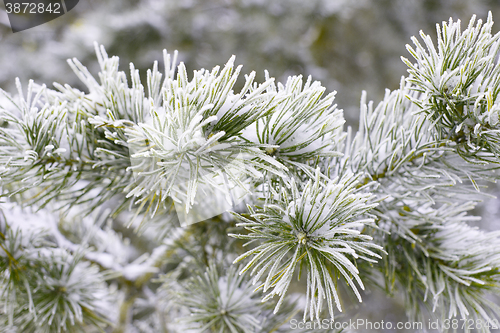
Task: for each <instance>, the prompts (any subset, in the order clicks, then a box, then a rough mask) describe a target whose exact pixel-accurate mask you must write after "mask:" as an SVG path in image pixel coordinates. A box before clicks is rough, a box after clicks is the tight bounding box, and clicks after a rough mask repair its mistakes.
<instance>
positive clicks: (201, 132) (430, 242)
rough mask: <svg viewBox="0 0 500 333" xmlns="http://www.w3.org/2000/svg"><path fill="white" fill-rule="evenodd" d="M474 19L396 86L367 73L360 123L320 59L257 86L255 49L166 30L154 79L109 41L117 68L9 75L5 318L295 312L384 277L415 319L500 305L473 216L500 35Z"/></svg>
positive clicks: (140, 321) (237, 316)
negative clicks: (372, 96) (199, 60)
mask: <svg viewBox="0 0 500 333" xmlns="http://www.w3.org/2000/svg"><path fill="white" fill-rule="evenodd" d="M474 22H475V21H474V20H472V21H471V23H470V24H469V27H468V28H467V29H466V30H465V31H464V32H463V33H462V32H461V30H460V24H459V22H453V21H450V23H445V24H443V26H442V27H440V26H438V43H437V47H435V46H434V45H433V43H432V41H431V39H430V37H428V36H427V35H424V34H422V37H423V39H424V42H425V46H426V47H427V50H426V49H424V47H423V46H422V45H420V44H419V43H418V42H417V40H416V39H414V42H415V44H416V45H417V46H416V49H415V50H414V49H412V48H410V47H409V48H408V49H409V51H410V53H411V54H412V55H413V56H414V57H415V59H416V61H417V63H416V64H412V63H410V62H409V61H408V60H405V62H406V63H407V64H408V66H409V67H410V70H409V71H410V76H409V77H408V78H406V79H405V78H403V79H402V80H401V85H400V88H399V89H398V90H395V91H392V92H391V91H389V90H387V92H386V95H385V97H384V99H383V100H382V101H381V102H380V103H379V104H378V105H376V106H375V105H374V103H373V102H367V99H366V94H365V93H363V96H362V99H361V117H360V126H359V130H358V131H357V132H356V133H353V131H352V129H351V128H348V129H347V131H344V128H343V124H344V119H343V114H342V111H341V110H338V109H337V107H336V105H334V104H333V101H334V96H335V93H331V94H325V88H323V87H322V86H321V84H320V83H319V82H313V81H312V79H311V78H308V79H307V80H306V81H305V82H304V81H303V79H302V77H301V76H294V77H291V78H289V79H288V81H287V82H286V83H285V84H281V83H278V84H276V83H275V82H274V79H273V78H270V77H269V74H266V78H265V79H264V82H262V83H259V82H255V81H256V80H255V77H256V74H255V73H254V72H252V73H250V74H248V75H246V76H245V77H244V79H243V80H242V82H241V86H242V88H241V90H239V91H235V86H236V85H238V84H239V83H237V81H238V77H239V75H240V72H241V67H240V66H238V67H235V66H234V57H232V58H231V59H230V60H229V61H228V62H227V63H226V65H225V66H223V67H222V68H221V67H218V66H217V67H215V68H214V69H213V70H211V71H207V70H205V69H202V70H198V71H194V72H193V75H192V76H190V75H188V74H187V70H186V68H185V66H184V64H183V63H180V64H179V65H177V60H176V59H177V53H174V55H173V56H171V55H169V54H168V53H167V52H166V51H165V52H164V62H165V71H164V72H160V70H159V66H158V64H157V63H156V62H155V63H154V65H153V67H152V69H151V70H149V71H148V72H147V75H146V80H145V83H144V84H143V83H142V82H141V76H140V74H139V72H138V71H137V70H136V69H135V67H134V65H132V64H131V65H130V75H127V74H126V73H125V72H122V71H120V70H119V67H118V66H119V59H118V57H109V56H108V55H107V53H106V52H105V50H104V48H102V47H98V46H97V47H96V52H97V57H98V61H99V64H100V73H99V74H98V78H97V79H96V78H94V76H93V75H92V74H91V73H90V71H89V70H88V69H87V68H85V66H84V65H82V64H81V63H80V62H79V61H78V60H76V59H73V60H70V61H69V64H70V66H71V67H72V69H73V70H74V72H75V73H76V74H77V76H78V77H79V78H80V79H81V80H82V82H83V83H84V84H85V86H86V87H87V91H86V92H82V91H79V90H78V89H75V88H73V87H70V86H69V85H60V84H55V88H56V90H53V89H49V88H47V87H46V86H38V85H35V84H34V83H33V82H30V83H29V84H28V87H27V88H28V89H27V93H25V92H23V90H22V88H21V85H20V83H18V95H17V96H11V95H10V94H8V93H6V92H3V91H2V92H1V94H0V177H1V195H2V197H3V198H4V199H3V200H5V201H7V200H9V201H10V202H7V203H3V202H2V204H1V205H2V206H1V207H2V209H3V210H4V211H5V214H4V215H2V216H1V217H0V218H2V219H1V220H0V222H1V223H0V231H1V233H0V245H1V247H0V273H1V275H0V277H1V280H0V291H1V296H2V297H1V298H0V299H1V301H0V303H1V305H2V309H1V310H0V311H1V316H0V321H1V322H0V324H2V325H3V327H7V329H8V330H11V331H12V330H13V331H16V330H17V331H19V332H21V331H22V332H68V331H69V332H79V331H84V330H88V329H91V328H101V329H108V330H109V331H111V330H112V331H113V332H125V331H131V332H158V331H160V332H167V331H169V332H170V331H173V332H183V331H186V332H190V331H192V332H206V331H209V332H219V333H225V332H231V333H235V332H245V333H249V332H252V333H257V332H262V333H264V332H266V333H268V332H286V330H287V321H289V319H291V318H295V316H301V317H302V319H303V320H320V319H322V318H330V319H334V317H336V312H338V311H344V310H349V303H347V302H346V301H345V299H346V298H345V297H342V298H341V295H342V296H344V290H345V291H346V292H347V293H348V295H351V296H352V295H354V296H355V297H353V299H355V302H357V301H359V302H361V300H362V291H361V290H364V289H365V286H367V287H373V286H372V284H378V285H379V286H382V287H383V288H385V290H386V291H387V293H388V294H393V293H395V292H399V293H401V294H402V295H403V297H404V299H405V300H406V309H407V312H408V315H409V317H411V318H414V319H417V318H418V319H420V320H424V321H426V320H425V319H424V317H425V316H426V315H429V313H428V312H430V315H431V316H437V317H439V318H441V319H453V318H454V319H457V318H461V319H463V320H468V319H473V320H476V322H477V320H482V321H483V322H484V323H488V324H492V323H494V320H495V319H498V317H499V316H500V309H499V307H498V306H497V305H495V303H494V301H491V300H490V298H489V297H492V295H494V294H496V295H500V288H499V287H500V249H498V246H496V244H498V241H499V234H498V233H497V232H485V231H479V230H476V229H474V228H472V227H471V226H470V225H469V223H470V222H473V221H475V220H476V217H474V216H473V215H472V214H470V213H471V211H472V210H473V209H474V207H475V205H476V204H477V203H478V202H479V201H480V200H482V199H483V198H485V197H487V195H486V194H484V193H483V192H482V191H483V189H484V187H485V186H486V184H487V183H488V182H495V181H496V180H497V179H498V168H499V166H500V159H499V158H500V156H499V152H500V148H499V147H500V146H499V142H500V141H499V130H500V129H499V126H500V124H499V120H498V112H499V110H500V107H499V106H498V105H500V104H499V102H498V101H497V96H498V93H499V92H500V79H499V75H500V74H499V69H498V68H500V67H499V66H498V59H497V57H498V49H499V47H500V42H499V37H498V36H500V35H494V36H493V35H492V34H491V27H492V20H491V16H490V17H489V18H488V21H487V23H486V24H485V25H484V26H482V25H481V24H480V23H478V24H477V25H476V26H474ZM248 193H250V194H252V195H251V196H250V195H249V196H246V197H244V195H245V194H248ZM224 200H225V201H226V202H227V205H221V206H218V203H219V202H223V201H224ZM241 200H243V201H244V202H245V203H246V204H247V207H246V208H245V207H243V205H239V206H238V207H235V209H234V210H236V211H237V212H234V213H233V214H232V215H230V214H227V213H225V212H224V213H223V211H225V210H227V208H224V207H231V206H233V207H234V206H235V205H236V204H238V203H239V202H240V201H241ZM18 206H30V208H31V210H32V212H27V211H21V208H19V207H18ZM221 207H222V208H221ZM127 208H128V210H127ZM35 211H36V212H35ZM48 211H53V212H54V213H55V214H59V215H49V214H48V213H47V212H48ZM221 213H223V214H221ZM26 221H28V223H26ZM30 221H31V222H30ZM186 221H188V222H189V223H186ZM21 222H22V223H21ZM179 222H180V227H179ZM193 222H199V223H196V224H194V223H193ZM127 226H128V227H134V230H135V231H132V230H129V229H128V227H127ZM137 231H140V232H137ZM228 236H231V237H228ZM245 242H246V243H245ZM237 263H238V265H240V266H235V264H237ZM231 265H234V266H232V267H230V268H228V267H229V266H231ZM223 268H224V269H225V268H228V269H227V270H226V271H225V272H224V270H223ZM157 274H160V275H158V276H159V277H160V278H159V279H155V277H156V276H157ZM295 277H297V280H298V281H297V282H295V280H296V279H295ZM158 284H159V285H160V287H158ZM360 289H361V290H360ZM292 291H293V292H296V291H301V292H302V298H301V299H299V300H293V301H292V300H290V297H291V294H292ZM275 296H277V297H275ZM110 302H118V303H119V306H118V307H116V308H117V311H115V312H116V313H114V312H113V313H111V314H110V315H109V316H108V315H107V314H106V312H105V311H104V310H103V309H104V308H105V307H106V306H109V303H110ZM299 304H300V305H301V306H300V307H299ZM178 317H179V318H180V317H182V319H181V320H179V321H174V320H173V318H178ZM337 319H338V316H337ZM108 321H109V322H108ZM483 327H484V329H483V331H484V332H488V328H487V327H486V326H483ZM2 329H3V328H2ZM5 330H6V329H5ZM306 331H307V330H306Z"/></svg>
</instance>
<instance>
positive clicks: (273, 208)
mask: <svg viewBox="0 0 500 333" xmlns="http://www.w3.org/2000/svg"><path fill="white" fill-rule="evenodd" d="M355 185H356V182H355V178H354V177H348V176H346V177H344V178H342V179H337V178H336V179H333V180H331V181H329V182H328V183H324V182H323V181H322V179H321V178H320V173H319V169H318V170H317V171H316V178H315V180H314V181H312V180H310V181H309V182H307V183H306V184H305V185H297V184H296V183H295V181H294V180H293V179H292V180H291V182H290V183H289V184H287V186H282V187H281V188H277V189H270V191H269V195H268V197H266V198H264V200H265V202H264V206H263V207H262V208H260V207H257V209H256V210H254V209H253V208H252V207H250V206H249V211H250V215H249V217H248V218H247V217H244V216H242V215H236V217H237V219H239V220H241V221H242V223H239V224H238V226H241V227H245V229H247V230H249V231H250V232H249V233H248V234H246V235H242V234H240V235H233V236H235V237H238V238H241V239H246V240H250V243H252V242H255V241H260V242H261V244H260V245H258V246H256V247H255V248H253V249H251V250H249V251H247V252H246V253H244V254H243V255H241V256H240V257H238V258H237V259H236V260H235V262H239V261H241V260H243V259H245V258H248V257H252V258H251V260H250V261H249V262H248V264H246V266H244V267H243V269H242V270H241V272H242V273H243V272H245V271H247V270H249V269H252V271H251V273H252V275H254V279H253V283H254V284H256V283H257V282H258V281H259V280H260V279H261V277H263V276H264V275H265V274H266V272H267V277H266V279H265V281H264V282H263V283H262V284H260V286H259V289H260V288H262V289H263V291H264V292H267V291H268V290H269V289H271V290H270V292H269V293H268V294H267V295H266V296H265V297H264V298H263V301H266V300H268V299H271V298H272V297H274V296H275V295H278V296H280V299H279V302H278V303H277V305H276V308H275V312H277V311H278V310H279V307H280V305H281V304H282V302H283V300H284V297H285V295H286V292H287V290H288V288H289V286H290V283H291V280H292V278H293V276H294V273H295V272H296V270H297V269H298V270H299V271H300V270H301V269H302V268H303V267H305V269H306V271H307V300H306V308H305V311H304V319H305V318H308V317H310V319H311V320H313V319H319V315H320V312H321V311H322V309H323V307H322V306H323V302H324V299H326V300H327V304H328V309H329V313H330V316H331V318H333V317H334V304H335V305H336V306H337V308H338V309H339V310H340V311H342V309H341V305H340V299H339V295H338V292H337V287H336V283H337V282H336V280H337V279H338V278H340V277H342V278H344V279H345V281H346V282H347V283H348V284H349V286H350V287H351V288H352V290H353V291H354V292H355V293H356V295H357V296H358V299H359V300H360V301H361V295H360V294H359V291H358V286H359V287H360V288H361V289H364V285H363V282H362V281H361V279H360V277H359V275H358V273H359V272H358V269H357V268H356V266H355V263H354V262H353V260H354V259H358V258H360V259H363V260H368V261H371V262H376V261H375V260H373V259H371V258H369V257H376V258H381V257H380V256H379V255H378V254H376V253H375V252H373V251H372V249H379V250H380V249H381V248H380V247H379V246H377V245H376V244H373V243H371V242H370V241H371V237H370V236H367V235H363V234H361V230H362V229H363V227H364V226H365V225H367V224H370V223H372V222H373V220H372V219H370V218H363V214H365V213H366V212H367V211H369V210H370V209H371V208H373V207H374V206H375V204H368V203H367V201H368V200H370V197H371V196H370V195H369V194H362V193H353V192H354V188H355ZM298 276H299V278H300V272H299V273H298ZM356 284H357V285H358V286H357V285H356Z"/></svg>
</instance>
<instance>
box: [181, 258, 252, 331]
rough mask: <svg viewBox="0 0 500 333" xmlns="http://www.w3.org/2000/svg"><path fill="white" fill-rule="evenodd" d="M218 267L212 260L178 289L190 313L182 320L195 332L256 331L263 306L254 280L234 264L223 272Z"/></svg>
mask: <svg viewBox="0 0 500 333" xmlns="http://www.w3.org/2000/svg"><path fill="white" fill-rule="evenodd" d="M219 270H220V269H218V268H217V267H216V266H215V265H213V264H212V265H210V266H209V267H208V269H207V271H206V272H204V274H201V275H200V276H197V277H194V278H193V279H191V280H190V281H187V282H186V283H185V286H183V287H182V289H181V290H179V295H178V297H179V300H180V302H179V303H180V304H179V305H181V306H185V307H188V309H189V311H190V313H191V315H190V316H186V317H184V318H183V319H182V320H183V321H184V322H186V323H189V325H188V327H190V328H194V329H195V330H194V331H193V332H200V333H201V332H206V331H211V332H220V333H222V332H231V333H253V332H257V330H258V329H259V328H260V320H259V319H260V318H259V317H258V316H259V315H260V312H261V306H260V301H259V299H258V298H257V297H256V295H254V294H253V293H252V291H253V290H252V285H251V283H249V282H248V281H246V280H245V279H244V276H242V275H238V273H237V270H236V268H235V267H231V268H229V270H228V271H227V272H226V274H225V275H223V276H220V274H219Z"/></svg>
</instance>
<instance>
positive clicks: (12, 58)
mask: <svg viewBox="0 0 500 333" xmlns="http://www.w3.org/2000/svg"><path fill="white" fill-rule="evenodd" d="M488 11H491V12H492V13H493V18H494V19H497V20H498V21H499V22H500V1H498V0H357V1H351V0H272V1H269V0H140V1H131V0H120V1H118V0H81V1H80V3H79V4H78V5H77V6H76V8H75V9H73V10H72V11H71V12H70V13H68V14H66V15H64V16H62V17H60V18H58V19H56V20H54V21H51V22H49V23H47V24H44V25H41V26H38V27H35V28H33V29H30V30H26V31H23V32H19V33H15V34H14V33H12V31H11V29H10V27H9V21H8V18H7V14H6V13H5V8H4V7H3V2H2V4H0V88H2V89H4V90H7V91H9V92H11V93H14V92H15V90H14V89H15V87H14V82H15V81H14V80H15V78H16V77H19V78H20V79H21V82H23V83H26V82H27V81H28V80H29V79H34V80H35V81H36V82H37V83H45V84H47V85H48V86H49V87H51V86H52V83H53V82H54V81H56V82H59V83H68V84H70V85H72V86H76V87H79V88H81V89H84V87H83V86H82V85H81V83H80V82H79V80H78V78H77V77H76V75H74V73H73V72H72V71H71V69H70V68H69V66H68V65H67V63H66V59H68V58H72V57H77V58H78V59H79V60H80V61H81V62H82V63H84V64H85V65H86V66H87V67H89V69H90V71H91V72H92V73H94V74H96V73H97V69H98V66H97V60H96V58H95V54H94V47H93V42H94V41H97V42H98V43H100V44H103V45H104V46H105V47H106V50H107V52H108V54H110V55H118V56H120V59H121V68H122V69H123V70H127V69H128V63H129V62H134V64H135V66H136V68H139V69H140V70H142V73H143V75H145V69H147V68H149V67H151V66H152V63H153V61H154V60H159V61H160V64H161V62H162V61H161V60H162V50H163V49H164V48H166V49H167V50H169V51H170V52H172V51H174V50H179V60H181V61H184V62H185V63H186V66H187V68H188V71H192V70H195V69H199V68H207V69H211V68H212V67H214V66H216V65H223V64H224V63H225V62H226V61H227V60H228V59H229V57H230V56H231V55H233V54H234V55H236V63H238V64H244V67H243V73H249V72H251V71H252V70H255V71H256V72H257V79H258V80H263V78H264V70H265V69H267V70H268V71H269V72H270V74H271V76H274V77H276V79H277V80H278V81H281V82H284V81H286V78H287V77H288V76H289V75H295V74H303V75H305V76H307V75H312V77H313V79H315V80H319V81H321V82H322V84H323V85H324V86H325V87H326V88H327V92H330V91H333V90H336V91H337V92H338V94H337V98H336V102H337V104H338V107H339V108H341V109H344V114H345V117H346V119H347V122H348V124H349V125H352V126H353V127H355V128H356V127H357V118H358V114H359V100H360V96H361V91H362V90H366V91H367V92H368V98H369V99H373V100H374V101H375V102H376V103H377V102H378V101H380V100H381V99H382V98H383V95H384V90H385V89H386V88H389V89H397V88H398V87H399V83H400V80H401V76H402V75H405V74H406V66H405V65H404V64H403V63H402V61H401V60H400V56H405V57H410V55H409V54H408V52H407V51H406V49H405V44H407V43H409V42H410V37H411V36H413V35H418V33H419V30H420V29H422V30H423V31H424V32H426V33H428V34H430V35H431V36H433V37H434V39H435V25H436V23H441V22H442V21H447V20H448V19H449V18H450V17H452V18H453V19H454V20H456V19H460V20H461V21H462V26H463V27H465V26H466V25H467V24H468V22H469V20H470V18H471V16H472V15H473V14H476V15H477V17H478V18H479V19H483V20H485V19H486V17H487V13H488ZM494 30H495V31H494V33H496V32H497V31H498V30H500V23H499V24H496V25H495V26H494ZM161 66H162V64H161ZM492 191H495V189H492ZM476 213H478V214H480V215H482V216H483V220H482V221H480V222H478V223H477V224H478V226H480V227H481V228H484V229H487V230H494V229H500V204H499V201H497V200H490V201H487V202H485V203H484V204H483V205H481V206H480V207H478V209H477V212H476ZM365 299H366V300H367V304H365V305H363V306H362V307H360V309H359V311H361V312H362V314H360V313H356V314H357V315H358V317H361V318H365V319H367V320H372V321H379V320H382V319H384V320H386V319H388V320H393V321H394V320H396V319H401V318H404V314H403V310H402V307H401V306H399V304H401V303H400V302H399V300H397V299H392V300H390V301H389V300H388V299H386V298H385V296H383V294H382V293H380V294H378V293H377V292H376V291H375V292H374V294H373V295H372V296H368V297H365ZM356 311H357V310H356ZM356 311H355V312H356ZM351 315H353V314H352V313H351Z"/></svg>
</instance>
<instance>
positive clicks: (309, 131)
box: [244, 73, 344, 177]
mask: <svg viewBox="0 0 500 333" xmlns="http://www.w3.org/2000/svg"><path fill="white" fill-rule="evenodd" d="M266 75H267V76H269V74H268V73H266ZM273 88H274V89H275V93H277V94H278V95H283V96H286V97H285V98H284V99H283V100H282V101H281V103H279V105H278V106H277V107H276V110H275V111H274V112H273V113H272V114H270V115H268V116H266V117H264V118H262V119H260V120H259V121H257V122H255V124H254V126H252V127H249V128H247V131H246V133H245V134H246V136H247V137H248V138H249V139H250V140H252V141H254V142H256V143H260V144H266V145H270V147H268V148H266V153H267V154H268V155H270V156H273V157H274V158H276V159H277V160H278V161H280V162H281V163H283V164H285V165H287V166H289V167H296V168H298V169H299V170H303V169H305V170H306V172H307V164H308V162H310V161H311V160H313V161H314V160H317V159H318V158H324V157H328V156H340V155H341V154H340V153H338V152H336V151H335V149H336V148H337V147H336V146H337V144H338V143H339V142H341V140H342V139H343V133H342V125H343V124H344V118H343V116H342V111H341V110H337V109H336V105H334V104H333V100H334V98H335V93H330V94H329V95H328V96H325V97H323V98H322V96H323V95H324V92H325V88H324V87H322V86H321V84H320V83H319V82H317V81H316V82H312V78H311V77H308V79H307V81H306V83H305V84H304V83H303V80H302V77H301V76H294V77H290V78H289V79H288V81H287V82H286V84H285V85H284V86H283V85H282V84H281V83H278V87H277V91H276V88H275V87H273ZM244 136H245V135H244ZM309 176H310V177H313V172H311V171H309Z"/></svg>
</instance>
